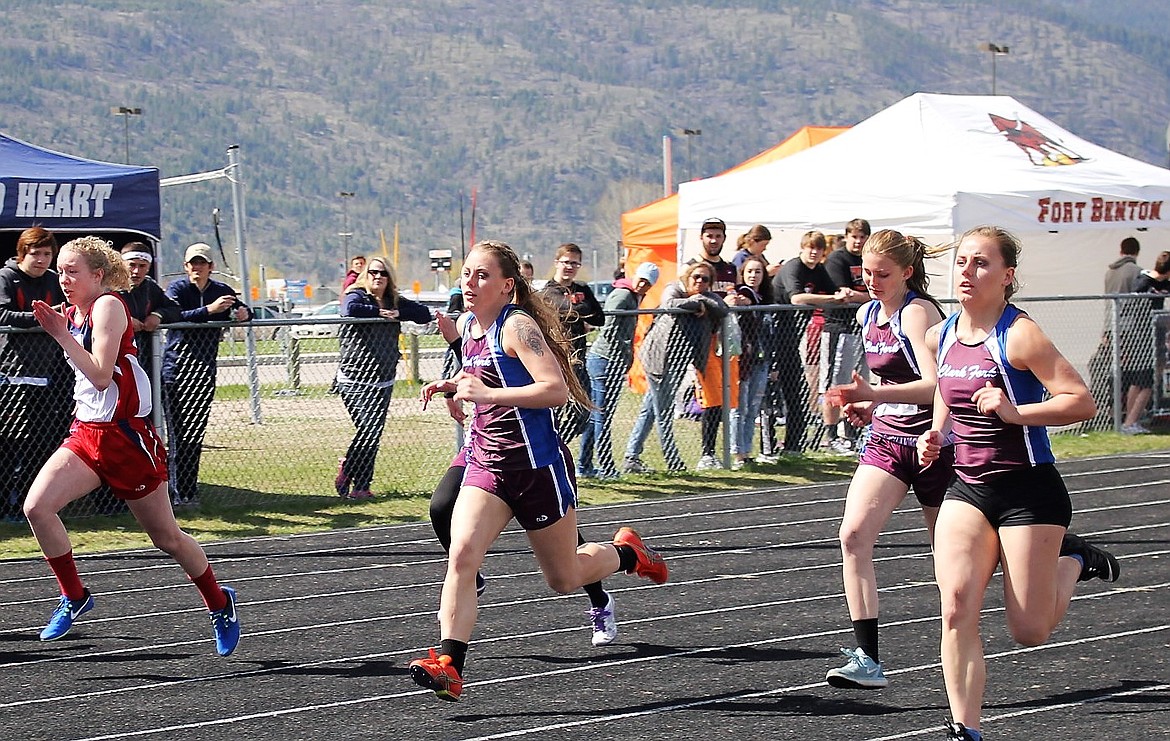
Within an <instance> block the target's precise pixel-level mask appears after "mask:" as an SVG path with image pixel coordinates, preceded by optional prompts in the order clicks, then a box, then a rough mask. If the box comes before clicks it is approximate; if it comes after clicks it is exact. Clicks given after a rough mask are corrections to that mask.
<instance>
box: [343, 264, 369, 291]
mask: <svg viewBox="0 0 1170 741" xmlns="http://www.w3.org/2000/svg"><path fill="white" fill-rule="evenodd" d="M365 269H366V256H365V255H354V256H353V257H351V258H350V260H349V270H347V271H345V277H344V278H342V279H341V293H342V295H344V294H345V292H346V291H348V290H349V287H350V286H352V285H353V283H354V281H356V280H357V279H358V276H359V275H361V274H362V272H364V271H365Z"/></svg>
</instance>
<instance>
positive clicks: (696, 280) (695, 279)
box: [691, 275, 711, 283]
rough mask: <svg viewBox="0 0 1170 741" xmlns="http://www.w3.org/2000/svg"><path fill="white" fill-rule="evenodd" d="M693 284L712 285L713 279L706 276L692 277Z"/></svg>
mask: <svg viewBox="0 0 1170 741" xmlns="http://www.w3.org/2000/svg"><path fill="white" fill-rule="evenodd" d="M691 282H692V283H710V282H711V278H710V277H708V276H706V275H692V276H691Z"/></svg>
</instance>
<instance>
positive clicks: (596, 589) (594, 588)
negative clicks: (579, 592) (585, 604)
mask: <svg viewBox="0 0 1170 741" xmlns="http://www.w3.org/2000/svg"><path fill="white" fill-rule="evenodd" d="M581 588H582V589H584V590H585V594H587V595H589V604H591V605H593V606H594V607H596V608H597V609H599V610H600V609H602V608H603V607H605V606H606V605H608V604H609V594H608V593H607V592H606V591H605V589H604V588H602V586H601V582H599V581H595V582H593V583H592V584H586V585H585V586H583V587H581Z"/></svg>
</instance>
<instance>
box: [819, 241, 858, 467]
mask: <svg viewBox="0 0 1170 741" xmlns="http://www.w3.org/2000/svg"><path fill="white" fill-rule="evenodd" d="M869 235H870V226H869V222H868V221H866V220H865V219H854V220H852V221H850V222H849V223H848V224H846V225H845V239H844V247H843V248H842V249H838V250H834V251H833V252H830V253H829V254H828V256H827V257H826V258H825V271H826V272H828V274H829V278H830V279H831V280H832V281H833V285H834V286H836V287H837V289H838V290H840V291H843V292H844V293H845V301H844V303H845V304H846V306H847V307H849V308H844V309H834V310H832V311H826V312H825V327H824V331H823V332H822V333H821V362H820V378H819V387H818V388H817V393H818V394H821V395H823V394H824V393H825V392H826V391H828V390H829V387H830V386H834V385H839V384H843V383H849V380H850V378H852V376H853V371H855V370H857V369H858V368H860V367H862V365H861V364H862V361H863V359H864V353H863V352H862V348H861V337H859V336H858V334H857V332H856V330H857V321H856V318H855V316H854V313H855V310H856V307H857V306H860V305H861V304H864V303H865V302H866V301H867V300H868V299H869V294H868V293H866V291H865V281H864V280H863V279H862V276H861V250H862V248H863V247H864V246H865V241H866V240H867V239H869ZM821 421H822V423H823V424H824V426H825V433H826V435H827V442H828V447H829V450H830V452H833V453H837V454H842V455H853V454H855V453H856V448H857V436H858V430H857V428H856V427H853V426H852V425H851V424H849V422H848V420H846V422H845V437H844V438H841V437H839V431H838V429H837V428H838V426H839V425H840V422H841V407H839V406H837V405H836V404H834V403H832V402H831V401H829V400H828V399H827V398H826V399H824V400H823V401H822V402H821Z"/></svg>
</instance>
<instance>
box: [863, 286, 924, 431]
mask: <svg viewBox="0 0 1170 741" xmlns="http://www.w3.org/2000/svg"><path fill="white" fill-rule="evenodd" d="M915 298H918V294H917V293H915V292H914V291H908V292H907V293H906V299H905V301H903V302H902V306H901V307H900V308H899V309H898V311H896V312H895V313H894V315H893V316H891V317H890V318H889V319H888V320H886V322H885V323H884V324H883V323H881V322H880V320H879V319H878V314H879V312H880V311H881V308H882V305H881V302H880V301H876V300H875V301H870V302H869V303H868V304H866V307H865V313H864V317H865V320H864V321H863V322H862V328H861V332H862V341H863V342H864V343H865V361H866V363H867V364H868V365H869V369H870V371H872V372H873V373H874V375H876V376H877V377H878V378H879V379H881V385H882V386H897V385H900V384H903V383H910V382H911V381H918V380H921V379H922V371H921V370H920V368H919V365H918V358H916V357H915V356H914V347H913V346H912V345H911V344H910V339H909V338H908V337H906V333H905V332H904V331H902V309H904V308H906V306H907V305H909V303H910V302H911V301H913V300H914V299H915ZM930 423H931V407H930V405H929V404H907V403H885V404H878V405H877V406H875V407H874V409H873V431H874V432H875V433H877V434H879V435H884V436H886V437H891V438H894V439H901V438H916V437H918V436H919V435H921V434H922V433H924V432H926V431H927V430H929V429H930Z"/></svg>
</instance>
